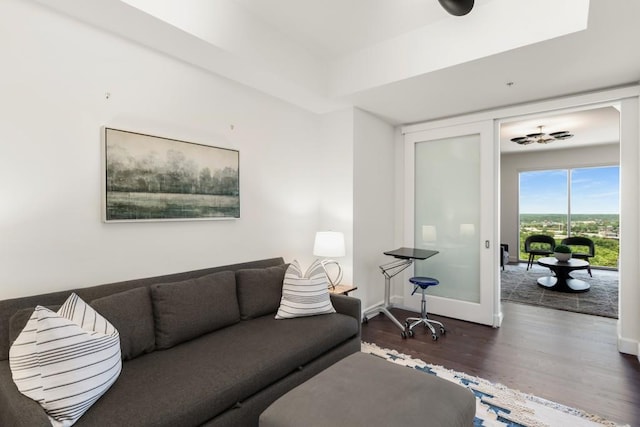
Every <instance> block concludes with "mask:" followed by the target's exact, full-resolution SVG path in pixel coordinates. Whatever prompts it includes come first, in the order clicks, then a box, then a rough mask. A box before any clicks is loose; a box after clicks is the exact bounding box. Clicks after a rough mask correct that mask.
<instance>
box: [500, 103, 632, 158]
mask: <svg viewBox="0 0 640 427" xmlns="http://www.w3.org/2000/svg"><path fill="white" fill-rule="evenodd" d="M539 126H542V127H543V128H542V132H544V133H546V134H549V133H551V132H559V131H568V132H570V133H571V134H572V135H573V137H572V138H569V139H565V140H557V141H553V142H549V143H547V144H538V143H533V144H528V145H520V144H516V143H515V142H512V141H511V138H516V137H519V136H525V135H527V134H531V133H535V132H539ZM619 143H620V111H619V110H618V108H617V106H606V107H599V108H591V109H584V110H581V111H573V112H568V113H563V114H549V115H545V116H544V117H538V118H535V119H533V118H532V119H521V120H516V121H512V122H509V123H504V124H502V125H501V126H500V151H501V152H502V154H507V153H531V152H536V151H541V150H557V149H566V148H574V147H576V146H581V147H584V146H592V145H604V144H619Z"/></svg>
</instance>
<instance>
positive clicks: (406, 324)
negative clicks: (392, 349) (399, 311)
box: [404, 320, 409, 329]
mask: <svg viewBox="0 0 640 427" xmlns="http://www.w3.org/2000/svg"><path fill="white" fill-rule="evenodd" d="M404 327H405V328H407V329H409V322H408V321H406V320H405V321H404Z"/></svg>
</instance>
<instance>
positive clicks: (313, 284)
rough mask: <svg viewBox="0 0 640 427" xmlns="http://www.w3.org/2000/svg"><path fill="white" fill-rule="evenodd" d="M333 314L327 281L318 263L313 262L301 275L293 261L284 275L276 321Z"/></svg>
mask: <svg viewBox="0 0 640 427" xmlns="http://www.w3.org/2000/svg"><path fill="white" fill-rule="evenodd" d="M335 312H336V310H335V309H334V308H333V306H332V305H331V298H330V295H329V279H328V278H327V274H326V272H325V271H324V268H323V267H322V264H321V263H320V261H318V260H316V261H314V262H313V263H312V264H311V265H310V266H309V268H308V269H307V271H306V272H305V273H304V274H303V273H302V270H301V269H300V264H298V261H297V260H294V261H293V262H292V263H291V264H290V265H289V267H288V268H287V271H286V273H285V275H284V282H283V285H282V298H281V300H280V307H278V312H277V313H276V319H291V318H294V317H302V316H315V315H317V314H328V313H335Z"/></svg>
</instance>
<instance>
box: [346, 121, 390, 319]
mask: <svg viewBox="0 0 640 427" xmlns="http://www.w3.org/2000/svg"><path fill="white" fill-rule="evenodd" d="M353 122H354V138H353V145H354V166H353V170H354V181H353V200H354V202H353V206H354V211H353V224H354V226H353V236H354V238H353V240H354V251H353V254H354V257H353V265H354V272H353V276H354V283H355V284H356V285H358V288H359V289H358V291H359V292H358V294H357V296H358V297H359V298H360V299H361V300H362V308H363V309H366V308H369V307H371V306H373V305H375V304H377V303H380V302H381V301H382V300H383V298H384V276H383V275H382V273H381V272H380V269H379V266H380V265H382V264H384V263H387V262H389V261H390V260H392V259H390V258H389V257H387V256H385V255H384V254H383V252H384V251H388V250H391V249H395V247H394V244H395V232H394V231H395V223H396V221H397V220H398V219H397V218H395V215H394V213H395V195H394V194H395V192H394V187H395V179H394V178H395V173H394V170H395V168H394V163H395V160H394V159H395V130H394V128H393V127H392V126H391V125H390V124H388V123H387V122H385V121H383V120H381V119H379V118H378V117H375V116H373V115H371V114H369V113H367V112H365V111H362V110H358V109H356V110H354V121H353Z"/></svg>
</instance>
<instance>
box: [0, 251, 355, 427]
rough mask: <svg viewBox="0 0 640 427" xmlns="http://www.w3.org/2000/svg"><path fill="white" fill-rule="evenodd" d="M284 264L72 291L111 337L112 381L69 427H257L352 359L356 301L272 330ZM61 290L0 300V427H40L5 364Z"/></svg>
mask: <svg viewBox="0 0 640 427" xmlns="http://www.w3.org/2000/svg"><path fill="white" fill-rule="evenodd" d="M286 267H287V265H286V264H285V263H284V261H283V259H282V258H273V259H267V260H260V261H253V262H248V263H243V264H234V265H229V266H224V267H215V268H209V269H204V270H197V271H189V272H184V273H177V274H172V275H166V276H159V277H152V278H144V279H138V280H131V281H126V282H118V283H112V284H107V285H100V286H93V287H88V288H82V289H76V290H74V292H76V293H77V294H78V296H80V298H82V299H83V300H85V301H86V302H88V303H90V305H91V306H93V307H94V308H95V309H96V311H98V312H99V313H100V314H102V315H103V316H104V317H105V318H107V319H108V320H109V321H110V322H111V323H112V324H113V325H114V326H115V327H116V328H117V329H118V330H119V332H120V339H121V341H120V342H121V349H122V357H123V359H124V362H123V367H122V372H121V374H120V376H119V378H118V380H117V381H116V382H115V384H114V385H113V386H112V387H111V388H110V389H109V390H108V391H107V392H106V393H105V394H104V395H103V396H102V397H101V398H100V399H99V400H98V401H97V402H96V403H95V404H94V405H93V406H92V407H91V408H90V409H89V410H88V411H87V412H86V413H85V414H84V415H83V416H82V417H81V418H80V419H79V420H78V422H77V423H76V424H75V425H76V426H199V425H206V426H257V425H258V417H259V415H260V413H261V412H262V411H263V410H264V409H265V408H267V407H268V406H269V405H270V404H271V403H272V402H273V401H275V400H276V399H277V398H278V397H280V396H282V395H283V394H284V393H286V392H287V391H289V390H291V389H292V388H294V387H295V386H297V385H299V384H301V383H302V382H304V381H306V380H307V379H309V378H311V377H312V376H314V375H315V374H317V373H318V372H320V371H322V370H324V369H325V368H327V367H328V366H330V365H332V364H333V363H335V362H337V361H338V360H340V359H342V358H344V357H346V356H348V355H349V354H352V353H354V352H357V351H359V350H360V301H359V300H358V299H355V298H351V297H347V296H343V295H331V300H332V303H333V306H334V307H335V309H336V311H337V313H333V314H327V315H321V316H310V317H301V318H296V319H286V320H276V319H274V315H275V313H276V311H277V309H278V305H279V302H280V294H281V288H282V279H283V277H284V272H285V270H286ZM70 293H71V291H67V292H56V293H50V294H43V295H37V296H29V297H24V298H17V299H11V300H5V301H0V425H1V426H12V427H15V426H29V427H34V426H48V425H50V423H49V421H48V418H47V417H46V414H45V412H44V411H43V410H42V409H41V407H40V406H39V405H38V404H37V403H36V402H35V401H32V400H31V399H29V398H27V397H25V396H23V395H22V394H20V392H19V391H18V390H17V388H16V386H15V384H14V383H13V380H12V377H11V370H10V368H9V362H8V360H7V359H8V353H9V348H10V345H11V342H12V341H13V340H15V338H16V337H17V335H18V334H19V333H20V331H21V330H22V328H23V327H24V325H25V324H26V322H27V320H28V318H29V316H30V315H31V313H32V311H33V308H34V307H35V306H36V305H43V306H46V307H49V308H52V309H57V306H59V305H60V304H62V303H63V302H64V301H65V300H66V298H67V297H68V296H69V294H70Z"/></svg>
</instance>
